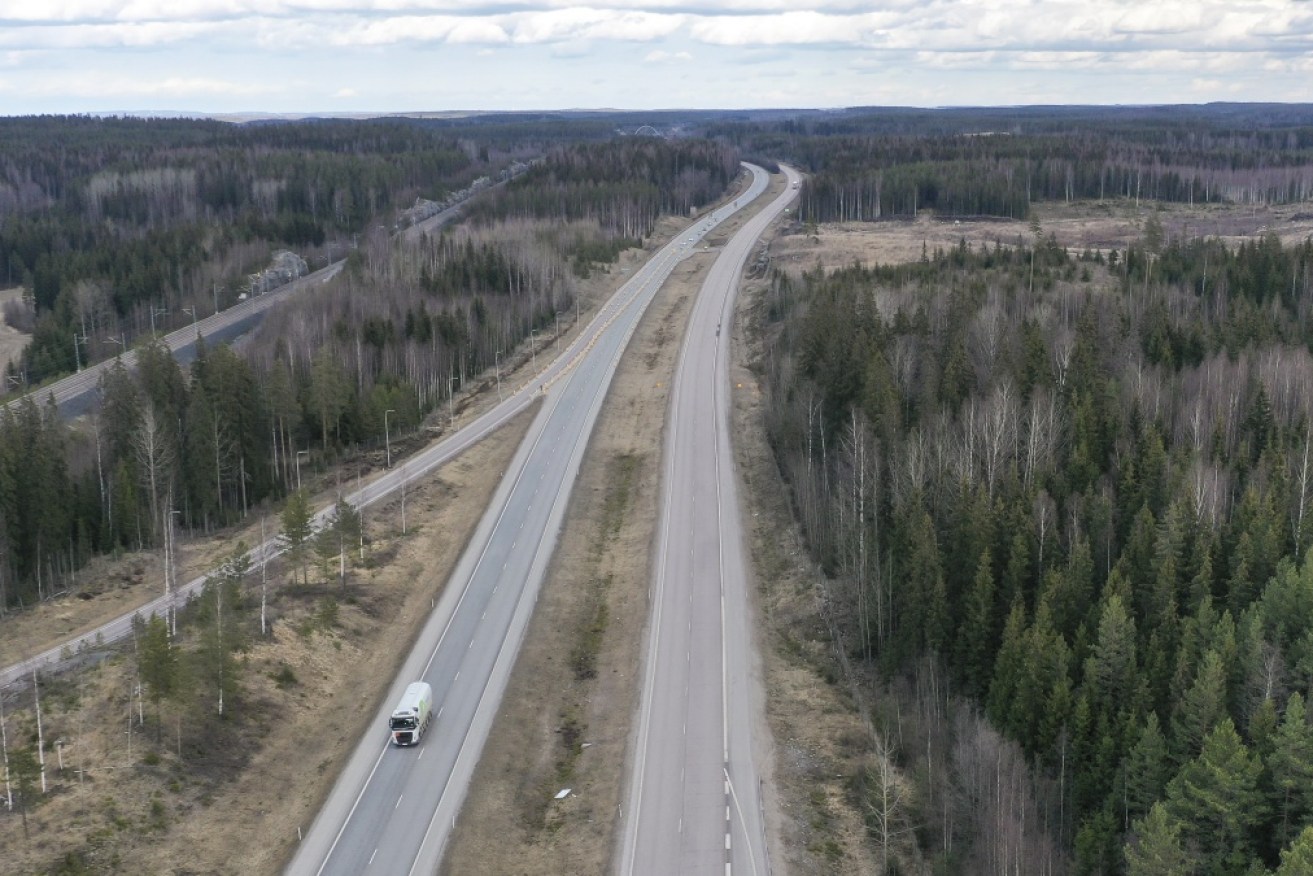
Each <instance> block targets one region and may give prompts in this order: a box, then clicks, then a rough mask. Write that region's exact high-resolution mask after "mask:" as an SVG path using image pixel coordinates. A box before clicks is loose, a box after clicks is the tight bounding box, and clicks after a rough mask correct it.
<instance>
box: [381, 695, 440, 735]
mask: <svg viewBox="0 0 1313 876" xmlns="http://www.w3.org/2000/svg"><path fill="white" fill-rule="evenodd" d="M432 718H433V688H431V687H429V685H428V684H427V683H426V682H423V681H415V682H411V683H410V684H408V685H406V692H405V693H404V694H402V695H401V702H399V703H397V707H396V708H395V709H393V710H392V717H390V718H389V719H388V729H389V730H391V731H392V741H393V742H395V743H396V744H397V745H415V744H416V743H418V742H419V740H420V738H421V737H422V736H423V735H424V731H425V730H427V729H428V726H429V721H430V720H432Z"/></svg>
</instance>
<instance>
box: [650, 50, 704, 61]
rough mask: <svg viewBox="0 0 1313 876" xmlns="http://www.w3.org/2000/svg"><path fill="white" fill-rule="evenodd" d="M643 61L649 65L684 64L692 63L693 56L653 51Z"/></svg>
mask: <svg viewBox="0 0 1313 876" xmlns="http://www.w3.org/2000/svg"><path fill="white" fill-rule="evenodd" d="M643 60H644V61H645V62H646V63H648V64H669V63H684V62H686V61H692V60H693V55H692V54H690V53H689V52H667V51H666V50H665V49H653V50H652V51H650V52H648V53H647V54H646V55H644V56H643Z"/></svg>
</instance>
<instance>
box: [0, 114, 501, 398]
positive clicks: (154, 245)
mask: <svg viewBox="0 0 1313 876" xmlns="http://www.w3.org/2000/svg"><path fill="white" fill-rule="evenodd" d="M0 159H2V160H0V165H2V166H3V168H4V169H3V171H0V282H4V283H6V284H7V285H22V286H23V287H24V288H25V290H26V292H27V303H26V309H25V312H22V311H20V310H19V309H16V312H15V314H14V316H17V317H18V318H19V319H20V321H22V322H26V323H27V324H28V325H27V327H28V328H30V329H31V330H32V331H33V332H34V334H35V336H34V338H33V341H32V343H31V344H30V345H29V346H28V348H27V349H26V350H25V352H24V354H23V359H22V361H21V363H19V365H18V366H17V368H15V369H13V370H11V372H10V374H11V375H18V376H21V377H23V378H24V379H25V381H27V382H37V381H39V380H41V379H44V378H46V377H50V376H55V375H58V374H62V373H67V372H71V371H73V370H74V369H75V368H76V367H78V366H79V365H80V364H86V363H87V362H88V361H94V360H99V359H102V358H105V357H107V356H109V355H112V354H113V353H114V351H116V350H118V349H119V348H120V347H121V345H122V344H123V343H124V342H126V341H129V340H130V338H131V337H133V336H135V335H138V334H141V333H144V332H145V331H147V330H148V329H149V330H154V329H156V328H157V327H158V328H165V327H167V328H173V327H176V326H179V325H182V324H184V323H185V322H189V321H191V320H192V318H193V316H192V315H189V314H188V313H187V312H186V310H187V309H190V310H191V311H192V314H195V313H196V312H200V313H202V314H205V313H208V312H210V311H211V310H213V309H215V308H217V307H219V306H221V305H228V304H231V303H232V302H233V301H234V300H235V299H236V297H237V295H238V294H239V293H240V291H241V289H242V286H243V285H244V283H245V281H246V276H247V275H248V274H251V273H254V272H256V271H259V270H262V269H263V268H264V267H266V266H267V264H268V258H269V253H270V251H271V250H274V249H279V248H291V249H295V250H298V251H300V252H302V253H303V254H304V255H305V256H307V257H309V258H311V259H312V260H313V259H315V258H320V259H322V258H325V257H328V256H329V255H331V254H334V253H336V254H338V255H340V254H341V252H342V251H343V250H344V248H345V246H344V244H343V243H342V241H344V240H345V241H348V242H349V240H350V238H351V235H353V234H356V233H359V232H360V231H362V230H364V229H366V228H367V227H371V223H374V222H375V221H376V219H377V218H378V217H381V216H387V215H390V214H391V213H392V212H393V211H395V210H397V209H399V208H403V207H406V206H409V205H410V204H411V203H413V201H414V199H415V198H416V196H418V195H423V196H426V197H430V198H437V199H440V198H442V197H444V196H445V195H446V194H448V193H449V192H451V191H454V190H457V189H460V188H463V187H465V186H467V185H468V184H469V183H470V182H471V181H472V180H473V179H474V178H476V177H478V176H481V175H486V174H490V173H495V171H496V169H497V168H498V167H500V166H503V165H504V164H505V163H507V162H508V161H509V160H510V159H509V157H508V156H507V155H505V154H503V153H499V152H495V153H491V154H490V153H489V152H488V150H486V149H484V150H479V149H477V148H472V146H471V144H469V143H466V142H462V141H461V140H459V139H457V138H455V137H452V136H443V135H439V134H437V133H435V132H433V131H429V130H425V129H422V128H417V127H415V126H411V125H403V124H398V123H391V122H324V123H316V124H301V125H262V126H236V125H230V124H225V123H220V122H210V121H192V120H148V121H147V120H137V119H87V118H80V117H76V118H57V117H49V118H45V117H43V118H37V119H31V118H28V119H8V120H0ZM389 224H390V223H389ZM335 242H336V245H335V246H334V243H335Z"/></svg>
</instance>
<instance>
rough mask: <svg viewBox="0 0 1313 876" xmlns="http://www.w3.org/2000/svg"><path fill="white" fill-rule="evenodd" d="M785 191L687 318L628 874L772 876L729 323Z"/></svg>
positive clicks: (740, 240)
mask: <svg viewBox="0 0 1313 876" xmlns="http://www.w3.org/2000/svg"><path fill="white" fill-rule="evenodd" d="M784 172H785V174H786V175H787V177H788V180H789V188H787V189H786V190H785V191H784V193H783V194H781V195H780V196H779V197H777V198H776V199H775V200H774V201H773V202H771V203H770V204H769V205H767V207H766V208H765V209H763V210H762V211H761V212H760V213H758V214H757V215H756V216H754V217H753V218H752V219H751V220H750V221H749V222H747V223H746V224H745V225H744V227H743V228H742V229H741V230H740V231H739V232H738V233H737V234H735V235H734V237H733V238H732V239H731V240H730V241H729V243H728V244H727V245H726V246H725V249H724V251H723V252H722V253H721V255H720V257H719V258H718V259H717V260H716V263H715V265H713V266H712V268H711V271H710V272H709V273H708V275H707V279H706V282H705V283H704V284H703V287H702V291H701V293H700V294H699V295H698V298H697V302H696V304H695V305H694V308H693V315H692V317H691V318H690V320H689V325H688V330H687V334H686V335H685V337H684V345H683V348H682V350H681V351H680V357H679V364H678V367H677V369H676V374H675V381H674V385H673V392H672V395H671V402H670V414H669V418H668V421H667V431H666V442H665V454H664V456H665V473H664V476H663V478H662V494H661V519H660V523H659V529H658V534H657V556H656V566H655V580H654V581H653V584H652V614H651V618H650V620H649V626H648V631H647V637H646V641H647V653H646V655H645V658H644V661H645V665H644V677H643V692H642V699H641V704H640V707H639V722H638V728H637V734H636V737H635V743H634V745H635V748H634V752H633V755H632V757H631V758H630V765H631V771H630V777H629V794H628V803H627V805H626V807H625V812H624V828H623V829H624V833H623V846H622V850H621V858H620V866H619V872H620V873H622V874H625V876H631V874H654V876H667V874H673V873H679V874H717V876H728V874H730V873H731V872H734V873H753V874H766V873H768V872H770V864H769V859H768V857H767V848H766V831H765V813H764V811H763V805H762V798H761V783H760V781H759V779H758V774H757V769H756V765H755V763H754V760H753V756H754V750H756V751H760V750H762V748H763V746H762V745H757V746H755V748H754V744H753V743H754V736H755V734H756V732H757V730H758V728H760V727H762V726H764V723H765V719H764V716H763V709H762V694H761V685H760V672H759V671H758V670H757V669H756V668H755V667H756V666H757V662H756V657H755V653H756V652H755V649H754V645H753V642H752V628H751V625H750V623H749V618H750V614H749V606H748V595H747V578H748V576H747V572H746V565H747V564H746V559H745V553H744V546H743V535H742V529H741V526H740V521H739V505H738V489H737V481H736V475H735V469H734V457H733V452H732V449H731V444H730V432H729V397H730V393H731V389H730V385H729V374H728V360H729V328H730V324H731V320H732V317H733V313H734V297H735V294H736V293H737V291H738V286H739V279H740V276H741V274H742V270H743V265H744V263H745V262H746V261H747V258H748V255H749V253H750V252H751V251H752V247H753V245H754V244H755V243H756V241H757V239H758V238H759V237H760V236H761V234H762V232H763V231H764V230H765V229H766V226H767V225H768V224H769V223H770V222H771V221H772V220H773V219H774V218H775V217H776V216H778V215H779V214H780V212H781V211H783V210H784V208H785V206H786V205H787V204H788V203H789V202H790V201H791V200H792V199H793V198H794V197H795V196H796V194H797V193H796V192H795V191H794V190H793V188H792V183H793V181H794V180H796V179H798V176H797V174H796V173H794V172H793V171H792V170H791V169H789V168H785V169H784Z"/></svg>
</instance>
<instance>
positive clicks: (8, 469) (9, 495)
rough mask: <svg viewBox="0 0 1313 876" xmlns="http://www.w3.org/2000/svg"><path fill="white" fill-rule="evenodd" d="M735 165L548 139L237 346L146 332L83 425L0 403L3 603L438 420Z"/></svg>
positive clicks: (206, 525) (354, 257)
mask: <svg viewBox="0 0 1313 876" xmlns="http://www.w3.org/2000/svg"><path fill="white" fill-rule="evenodd" d="M281 136H283V137H291V136H292V135H290V134H286V133H284V134H282V135H281ZM593 165H595V166H596V170H595V171H590V170H589V167H590V166H593ZM736 170H737V158H736V156H735V154H734V153H733V151H732V150H729V149H727V148H725V147H719V146H715V145H709V144H706V143H703V142H701V141H696V140H690V141H687V142H686V143H678V144H667V143H663V142H656V141H652V140H649V139H647V138H642V139H628V140H621V141H617V142H616V143H614V144H608V145H603V146H594V145H591V144H587V143H576V144H570V145H566V146H561V147H555V148H553V149H552V150H551V151H550V152H549V153H548V154H546V155H545V156H543V157H542V160H541V162H539V163H538V165H536V169H535V170H534V171H531V172H529V173H526V174H523V175H522V176H520V177H518V178H516V179H514V180H511V181H510V182H509V183H508V184H507V185H506V186H505V194H501V195H498V196H497V199H496V200H495V201H494V202H493V204H492V206H491V207H490V208H488V209H479V210H474V211H473V217H472V219H471V221H469V222H466V223H463V224H461V225H458V226H455V227H453V228H447V229H443V230H442V231H441V232H439V233H437V234H436V235H427V234H421V235H419V236H418V237H417V238H414V239H411V238H409V237H407V236H396V237H392V236H389V235H388V234H386V232H385V231H383V230H380V229H378V228H377V227H375V228H373V229H371V230H369V231H367V232H364V233H362V234H360V236H359V246H358V248H356V249H353V250H352V251H351V252H350V255H349V256H348V258H347V265H346V269H345V270H344V271H342V273H341V274H340V275H339V276H338V277H337V278H336V279H335V280H334V281H333V282H331V283H328V284H326V285H324V286H323V287H322V288H321V289H319V290H318V291H317V292H316V294H315V295H314V296H305V297H300V298H296V297H294V298H292V299H289V300H288V301H286V302H283V303H281V304H280V305H279V306H278V307H277V308H275V309H274V310H272V311H271V312H270V313H269V315H268V316H267V317H266V318H265V320H264V321H263V323H262V324H261V325H260V326H259V327H258V328H257V329H256V330H255V331H254V332H253V333H252V334H251V335H250V336H249V337H248V338H246V339H244V341H243V342H242V345H241V352H240V353H238V352H234V350H232V349H230V348H229V347H227V346H217V347H206V346H205V345H202V346H201V348H200V350H199V352H198V355H197V358H196V360H195V361H194V362H193V363H192V364H191V366H190V367H189V368H187V369H183V368H180V367H179V366H178V365H177V363H176V362H175V361H174V359H173V357H172V355H171V354H170V353H169V352H168V350H167V349H166V348H165V347H164V346H163V345H162V344H159V343H158V342H152V341H149V340H148V341H146V342H145V343H143V344H142V345H140V346H139V347H138V364H137V367H136V368H135V369H133V370H132V371H131V372H129V371H128V370H127V369H125V368H123V367H122V366H121V365H120V366H116V367H113V368H111V369H110V370H109V371H108V372H107V373H106V375H105V377H104V379H103V380H102V383H101V387H100V395H101V405H100V408H99V411H98V412H97V413H96V414H95V415H94V416H93V417H91V418H90V419H89V422H87V423H85V424H79V425H77V426H70V425H69V424H66V423H64V422H62V421H61V420H60V418H59V417H58V415H57V413H56V411H55V410H54V408H53V407H51V406H49V405H48V404H42V403H41V401H40V393H39V392H38V393H32V394H29V395H28V396H26V397H24V398H23V399H22V400H21V402H19V403H17V404H15V405H12V406H10V407H9V408H7V409H5V410H4V412H3V413H0V612H3V611H5V610H7V609H9V608H12V607H16V606H25V605H30V604H31V603H32V602H33V601H34V600H40V599H43V598H46V597H48V596H50V595H51V594H53V593H55V592H60V591H63V590H65V589H66V588H67V587H68V586H69V585H70V582H72V581H74V580H75V579H76V572H77V569H78V568H80V567H81V566H82V565H83V564H84V563H85V562H86V561H87V559H88V558H90V557H91V556H93V555H95V554H100V553H105V552H113V551H117V550H140V549H157V548H159V549H164V550H166V551H168V550H171V549H172V545H173V543H174V539H175V538H176V537H177V533H176V532H175V530H177V529H178V528H179V527H181V532H183V533H189V532H198V531H203V532H212V531H214V530H215V529H216V528H218V527H222V526H225V525H228V524H231V523H234V522H237V521H239V520H241V519H242V517H243V516H244V515H245V514H246V513H247V512H248V511H250V510H251V509H252V508H256V507H258V506H261V504H262V503H265V502H267V501H270V500H281V499H282V498H283V497H285V496H286V495H288V494H289V493H291V492H292V491H294V490H295V489H296V488H297V487H298V486H299V484H300V482H301V474H300V468H301V467H311V468H314V467H319V466H322V465H325V464H327V463H330V462H333V461H337V460H340V459H341V458H343V456H344V455H345V454H347V453H349V452H351V451H352V450H354V449H357V448H362V447H363V448H373V447H380V446H381V445H382V443H383V441H384V440H385V437H386V433H387V432H388V430H389V429H390V431H391V435H392V436H393V437H394V438H395V437H396V436H398V435H402V434H406V433H409V432H412V431H414V430H416V429H418V428H419V427H420V426H421V424H422V423H424V422H425V418H426V417H428V416H429V415H430V414H431V413H433V412H434V411H435V410H436V411H440V413H439V414H438V415H437V420H439V421H445V417H444V416H442V413H445V411H446V410H447V408H448V406H449V405H450V404H451V399H452V397H453V395H454V394H455V393H457V392H458V391H460V390H461V389H463V388H464V387H465V385H466V382H467V381H470V380H472V379H474V378H475V377H476V376H479V375H485V376H486V374H487V372H489V371H490V370H492V369H494V368H495V367H497V366H498V363H499V361H500V363H501V364H503V365H504V364H505V363H506V361H507V359H508V357H510V356H511V355H513V354H514V350H515V347H516V346H517V345H518V344H520V343H521V342H522V341H524V340H526V339H528V338H530V337H531V336H532V333H534V332H537V333H538V335H539V337H543V336H550V335H551V333H552V332H554V331H556V330H557V327H558V326H561V327H564V326H565V325H569V324H570V323H569V322H563V321H564V320H569V321H573V320H574V319H575V304H576V302H575V295H576V289H577V284H578V282H579V279H580V278H582V277H586V276H588V275H589V274H590V273H591V271H592V270H593V269H594V268H595V267H596V266H598V265H599V264H601V265H604V264H607V263H609V262H611V261H614V259H615V258H616V256H617V254H618V253H619V252H620V250H622V249H624V248H625V247H627V246H632V245H637V244H639V243H640V241H641V239H642V238H644V237H646V236H648V235H649V234H651V232H652V229H653V223H654V222H655V221H656V219H657V218H658V216H659V215H660V214H661V212H662V211H665V210H678V211H681V212H683V211H686V210H687V209H688V205H689V204H690V203H701V201H699V200H696V199H710V198H714V197H716V196H717V195H719V193H720V192H721V191H723V190H724V188H725V187H726V186H727V185H728V184H729V182H730V180H731V178H732V175H733V173H734V172H735V171H736ZM595 180H604V181H605V183H604V184H603V185H601V186H599V185H598V184H597V183H595V182H594V181H595ZM599 190H604V191H605V196H604V197H599V194H598V192H599ZM489 194H494V193H489ZM690 199H693V200H690ZM548 205H550V206H548ZM34 343H35V342H34Z"/></svg>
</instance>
